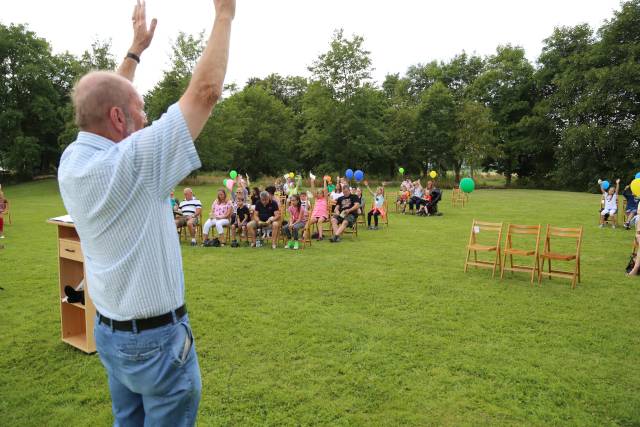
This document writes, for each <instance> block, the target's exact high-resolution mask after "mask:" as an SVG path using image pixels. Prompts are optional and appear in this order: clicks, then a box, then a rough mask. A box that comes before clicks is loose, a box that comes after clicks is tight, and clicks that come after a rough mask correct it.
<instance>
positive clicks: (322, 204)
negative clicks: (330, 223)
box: [311, 179, 329, 241]
mask: <svg viewBox="0 0 640 427" xmlns="http://www.w3.org/2000/svg"><path fill="white" fill-rule="evenodd" d="M323 183H324V185H323V188H318V189H317V190H316V189H315V180H314V179H312V180H311V191H312V192H314V193H315V197H316V204H315V206H314V207H313V211H312V212H311V224H317V227H318V241H320V240H322V239H323V237H322V224H323V223H324V222H325V221H327V220H328V219H329V214H328V207H327V199H328V197H329V194H328V192H327V180H326V179H323Z"/></svg>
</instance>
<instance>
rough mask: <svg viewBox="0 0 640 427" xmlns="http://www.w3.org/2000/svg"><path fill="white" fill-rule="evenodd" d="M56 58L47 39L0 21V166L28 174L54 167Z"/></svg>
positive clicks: (58, 89)
mask: <svg viewBox="0 0 640 427" xmlns="http://www.w3.org/2000/svg"><path fill="white" fill-rule="evenodd" d="M56 76H57V69H56V63H55V61H54V58H53V55H52V54H51V48H50V46H49V43H47V41H46V40H44V39H42V38H39V37H37V36H36V34H35V33H33V32H32V31H29V30H28V29H27V27H25V26H23V25H9V26H5V25H2V24H0V165H1V166H3V167H5V168H8V169H10V170H13V171H15V172H16V174H17V175H18V176H20V177H23V178H29V177H31V176H33V175H34V174H37V173H43V172H47V171H49V169H50V168H51V166H52V165H54V164H55V162H56V160H57V157H58V154H59V147H58V144H57V135H58V133H59V132H60V130H61V128H62V125H63V123H62V120H61V117H60V115H59V114H58V106H59V105H60V104H61V92H62V91H63V90H64V88H63V87H62V85H59V83H60V82H59V80H58V79H57V77H56Z"/></svg>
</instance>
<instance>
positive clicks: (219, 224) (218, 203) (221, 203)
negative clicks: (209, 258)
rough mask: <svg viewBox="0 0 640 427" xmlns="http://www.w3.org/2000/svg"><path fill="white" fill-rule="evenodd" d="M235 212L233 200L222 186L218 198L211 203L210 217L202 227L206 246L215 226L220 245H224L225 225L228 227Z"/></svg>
mask: <svg viewBox="0 0 640 427" xmlns="http://www.w3.org/2000/svg"><path fill="white" fill-rule="evenodd" d="M232 212H233V209H232V205H231V201H230V200H227V192H226V191H225V190H224V189H223V188H221V189H219V190H218V198H217V199H216V200H215V201H214V202H213V204H212V205H211V212H210V213H209V219H208V220H207V222H205V223H204V226H203V227H202V234H204V239H205V240H204V243H203V245H204V246H208V243H209V230H211V227H213V226H215V227H216V231H217V232H218V239H219V240H220V245H224V227H228V226H229V224H230V223H231V222H230V219H231V214H232Z"/></svg>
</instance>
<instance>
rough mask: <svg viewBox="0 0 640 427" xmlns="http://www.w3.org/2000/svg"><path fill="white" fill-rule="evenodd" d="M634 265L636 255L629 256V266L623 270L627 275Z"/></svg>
mask: <svg viewBox="0 0 640 427" xmlns="http://www.w3.org/2000/svg"><path fill="white" fill-rule="evenodd" d="M635 265H636V254H631V259H629V264H627V268H625V270H626V272H627V274H628V273H630V272H631V270H633V267H634V266H635Z"/></svg>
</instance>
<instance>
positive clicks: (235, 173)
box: [229, 170, 238, 179]
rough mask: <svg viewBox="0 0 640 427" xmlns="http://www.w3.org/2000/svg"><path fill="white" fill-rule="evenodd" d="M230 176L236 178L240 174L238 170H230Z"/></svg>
mask: <svg viewBox="0 0 640 427" xmlns="http://www.w3.org/2000/svg"><path fill="white" fill-rule="evenodd" d="M229 176H230V177H231V179H236V176H238V172H236V171H234V170H233V171H231V172H229Z"/></svg>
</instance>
